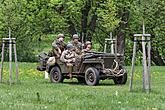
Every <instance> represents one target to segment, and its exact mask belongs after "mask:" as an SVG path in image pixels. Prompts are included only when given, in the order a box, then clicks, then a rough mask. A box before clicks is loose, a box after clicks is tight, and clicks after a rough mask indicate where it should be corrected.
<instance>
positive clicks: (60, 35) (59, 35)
mask: <svg viewBox="0 0 165 110" xmlns="http://www.w3.org/2000/svg"><path fill="white" fill-rule="evenodd" d="M60 37H63V38H65V36H64V34H58V36H57V38H60Z"/></svg>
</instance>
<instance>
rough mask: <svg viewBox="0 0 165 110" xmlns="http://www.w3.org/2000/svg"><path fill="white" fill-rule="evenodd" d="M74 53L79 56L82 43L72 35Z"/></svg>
mask: <svg viewBox="0 0 165 110" xmlns="http://www.w3.org/2000/svg"><path fill="white" fill-rule="evenodd" d="M71 43H72V44H73V46H74V50H75V52H76V53H77V54H78V55H80V54H81V50H82V43H81V42H79V37H78V35H77V34H74V35H73V37H72V42H71Z"/></svg>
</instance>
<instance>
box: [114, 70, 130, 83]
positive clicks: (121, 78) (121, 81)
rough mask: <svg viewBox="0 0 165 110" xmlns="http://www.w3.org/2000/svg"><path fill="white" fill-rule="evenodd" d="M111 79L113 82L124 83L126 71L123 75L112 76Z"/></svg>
mask: <svg viewBox="0 0 165 110" xmlns="http://www.w3.org/2000/svg"><path fill="white" fill-rule="evenodd" d="M113 81H114V83H115V84H121V85H122V84H125V83H126V82H127V73H124V75H123V76H120V77H116V78H114V79H113Z"/></svg>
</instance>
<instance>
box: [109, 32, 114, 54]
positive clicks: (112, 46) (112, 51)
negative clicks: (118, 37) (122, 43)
mask: <svg viewBox="0 0 165 110" xmlns="http://www.w3.org/2000/svg"><path fill="white" fill-rule="evenodd" d="M110 39H111V54H114V53H115V52H114V39H113V37H112V32H111V33H110Z"/></svg>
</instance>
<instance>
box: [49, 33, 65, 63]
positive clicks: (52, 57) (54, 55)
mask: <svg viewBox="0 0 165 110" xmlns="http://www.w3.org/2000/svg"><path fill="white" fill-rule="evenodd" d="M64 38H65V37H64V35H63V34H58V36H57V40H54V42H53V43H52V50H51V51H49V53H48V56H49V59H48V61H47V65H48V66H51V65H54V64H55V62H56V59H58V58H60V56H61V53H62V51H63V50H64V49H65V43H64Z"/></svg>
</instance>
